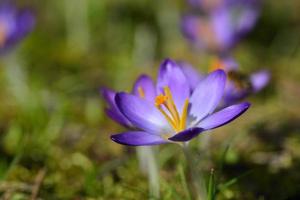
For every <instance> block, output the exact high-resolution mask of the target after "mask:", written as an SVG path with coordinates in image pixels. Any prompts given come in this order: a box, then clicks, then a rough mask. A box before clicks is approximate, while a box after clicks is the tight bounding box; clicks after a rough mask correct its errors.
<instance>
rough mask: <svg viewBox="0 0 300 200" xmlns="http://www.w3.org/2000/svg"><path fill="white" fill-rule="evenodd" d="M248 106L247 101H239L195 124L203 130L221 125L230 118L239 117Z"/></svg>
mask: <svg viewBox="0 0 300 200" xmlns="http://www.w3.org/2000/svg"><path fill="white" fill-rule="evenodd" d="M249 107H250V104H249V103H247V102H246V103H241V104H237V105H233V106H229V107H227V108H224V109H223V110H221V111H219V112H216V113H214V114H212V115H210V116H208V117H207V118H205V119H204V120H203V121H201V122H200V123H199V124H198V125H197V126H198V127H201V128H203V129H205V130H208V129H214V128H217V127H220V126H223V125H225V124H227V123H229V122H231V121H232V120H234V119H236V118H237V117H239V116H240V115H241V114H243V113H244V112H245V111H246V110H247V109H248V108H249Z"/></svg>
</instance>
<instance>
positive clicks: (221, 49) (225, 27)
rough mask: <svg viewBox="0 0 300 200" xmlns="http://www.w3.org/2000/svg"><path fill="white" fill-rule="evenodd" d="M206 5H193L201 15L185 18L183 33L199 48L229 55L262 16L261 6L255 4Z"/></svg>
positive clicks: (251, 1)
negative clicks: (202, 11)
mask: <svg viewBox="0 0 300 200" xmlns="http://www.w3.org/2000/svg"><path fill="white" fill-rule="evenodd" d="M206 2H208V1H199V3H195V2H194V3H192V5H194V7H195V8H196V10H198V13H197V14H194V13H189V14H186V15H185V16H184V17H183V19H182V25H181V27H182V32H183V34H184V36H186V38H187V39H188V40H189V41H191V42H192V44H193V45H195V46H196V48H200V49H204V50H206V51H209V52H215V53H218V54H224V53H227V52H228V51H229V50H231V49H232V48H233V47H234V46H235V45H236V44H237V43H238V42H239V41H240V40H241V39H242V38H243V37H244V36H245V35H246V33H248V32H249V31H250V30H251V29H252V28H253V27H254V25H255V23H256V21H257V18H258V16H259V4H258V2H257V1H256V0H242V1H238V0H231V1H230V0H228V1H226V0H224V1H213V2H214V3H213V4H209V3H206ZM207 4H209V5H207ZM195 5H197V6H195ZM206 7H209V8H210V9H208V11H206V12H204V13H205V14H204V15H203V14H202V15H200V13H201V10H207V9H206Z"/></svg>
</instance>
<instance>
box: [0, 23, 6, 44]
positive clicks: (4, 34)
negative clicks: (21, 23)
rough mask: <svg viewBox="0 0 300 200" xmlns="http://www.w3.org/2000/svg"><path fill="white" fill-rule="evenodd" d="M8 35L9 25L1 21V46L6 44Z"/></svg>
mask: <svg viewBox="0 0 300 200" xmlns="http://www.w3.org/2000/svg"><path fill="white" fill-rule="evenodd" d="M6 37H7V27H6V26H5V23H3V22H1V21H0V47H3V46H4V43H5V40H6Z"/></svg>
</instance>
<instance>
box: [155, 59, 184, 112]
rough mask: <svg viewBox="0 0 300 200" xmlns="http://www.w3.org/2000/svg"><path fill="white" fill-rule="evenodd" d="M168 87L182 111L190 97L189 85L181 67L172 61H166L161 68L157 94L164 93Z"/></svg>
mask: <svg viewBox="0 0 300 200" xmlns="http://www.w3.org/2000/svg"><path fill="white" fill-rule="evenodd" d="M166 86H167V87H169V88H170V90H171V92H172V96H173V99H174V102H175V104H176V107H177V108H178V109H179V110H181V108H182V107H183V105H184V102H185V100H186V99H187V98H188V97H189V95H190V88H189V83H188V81H187V79H186V77H185V75H184V73H183V72H182V70H181V69H180V67H179V66H178V65H177V64H176V62H174V61H172V60H170V59H166V60H165V61H164V62H163V63H162V64H161V66H160V69H159V74H158V80H157V92H158V93H163V92H164V88H165V87H166Z"/></svg>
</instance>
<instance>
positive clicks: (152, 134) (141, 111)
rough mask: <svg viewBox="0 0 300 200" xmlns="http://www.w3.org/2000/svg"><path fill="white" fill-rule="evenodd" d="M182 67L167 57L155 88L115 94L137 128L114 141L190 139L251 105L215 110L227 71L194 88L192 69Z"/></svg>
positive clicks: (114, 137) (116, 102)
mask: <svg viewBox="0 0 300 200" xmlns="http://www.w3.org/2000/svg"><path fill="white" fill-rule="evenodd" d="M182 69H183V67H181V66H179V65H178V64H177V63H176V62H174V61H172V60H169V59H167V60H165V61H164V62H163V63H162V64H161V67H160V69H159V74H158V80H157V84H156V87H154V85H153V84H148V85H147V87H144V88H141V87H137V91H138V93H139V94H140V95H136V94H128V93H125V92H119V93H116V94H115V95H114V96H115V98H114V100H112V101H111V102H112V104H114V106H115V108H116V109H118V111H119V112H120V113H122V116H125V118H126V119H127V120H128V121H129V122H130V124H131V125H132V126H133V127H135V128H136V130H134V131H127V132H124V133H120V134H115V135H112V136H111V139H112V140H113V141H115V142H117V143H120V144H124V145H132V146H144V145H156V144H163V143H168V142H187V141H189V140H191V139H192V138H194V137H196V136H197V135H199V134H200V133H202V132H204V131H206V130H211V129H214V128H217V127H220V126H223V125H225V124H227V123H229V122H231V121H232V120H234V119H235V118H237V117H238V116H240V115H241V114H242V113H244V112H245V111H246V110H247V109H248V108H249V106H250V104H249V103H241V104H237V105H233V106H229V107H226V108H224V109H222V110H220V111H218V112H214V111H215V109H216V108H217V106H218V105H219V103H220V101H221V99H222V96H223V93H224V90H225V83H226V74H225V72H224V71H223V70H216V71H214V72H212V73H210V74H209V75H207V76H206V77H205V78H203V79H202V80H201V81H200V82H199V83H198V84H197V86H196V87H195V88H194V89H193V90H192V89H191V87H190V86H191V84H190V82H189V76H187V74H189V73H190V72H192V70H186V71H184V70H182ZM190 69H191V68H190ZM191 80H192V79H191ZM135 88H136V87H135ZM139 88H141V89H139ZM149 91H151V92H149ZM154 91H155V92H154ZM147 93H148V94H151V95H149V98H147V97H146V94H147ZM141 94H145V95H141ZM153 94H155V95H153Z"/></svg>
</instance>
